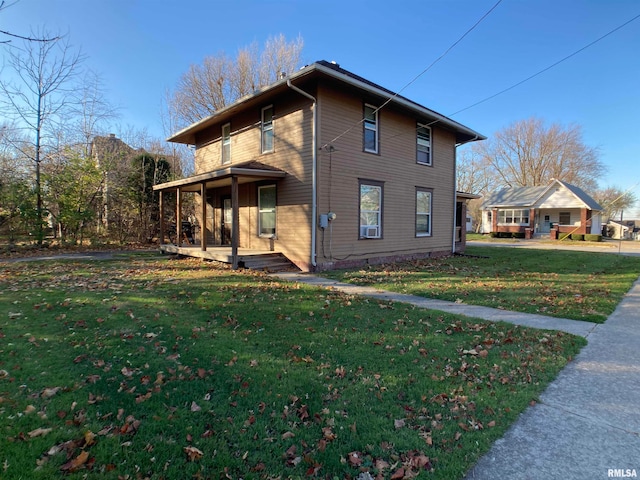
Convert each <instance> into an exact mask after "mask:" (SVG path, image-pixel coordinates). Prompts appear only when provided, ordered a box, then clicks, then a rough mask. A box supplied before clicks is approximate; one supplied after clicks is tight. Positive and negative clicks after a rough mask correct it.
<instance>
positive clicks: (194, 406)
mask: <svg viewBox="0 0 640 480" xmlns="http://www.w3.org/2000/svg"><path fill="white" fill-rule="evenodd" d="M200 410H202V408H201V407H200V405H198V404H197V403H196V402H191V411H192V412H199V411H200Z"/></svg>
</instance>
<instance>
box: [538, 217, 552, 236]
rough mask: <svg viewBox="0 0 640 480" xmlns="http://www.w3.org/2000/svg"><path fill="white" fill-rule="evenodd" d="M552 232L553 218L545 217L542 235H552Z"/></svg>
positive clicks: (541, 228)
mask: <svg viewBox="0 0 640 480" xmlns="http://www.w3.org/2000/svg"><path fill="white" fill-rule="evenodd" d="M550 232H551V217H550V216H549V215H545V216H544V217H543V221H542V225H541V226H540V233H550Z"/></svg>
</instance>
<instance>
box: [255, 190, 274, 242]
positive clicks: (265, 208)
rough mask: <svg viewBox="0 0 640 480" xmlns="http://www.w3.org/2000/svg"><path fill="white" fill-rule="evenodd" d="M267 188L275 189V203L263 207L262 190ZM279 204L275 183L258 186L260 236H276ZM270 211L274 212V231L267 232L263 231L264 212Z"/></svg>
mask: <svg viewBox="0 0 640 480" xmlns="http://www.w3.org/2000/svg"><path fill="white" fill-rule="evenodd" d="M266 189H273V192H274V198H275V200H274V203H273V207H263V205H262V195H261V194H262V191H263V190H266ZM277 204H278V192H277V190H276V185H275V184H270V185H261V186H259V187H258V236H259V237H267V238H272V237H275V236H276V232H277V230H276V225H277V217H276V212H277V208H276V206H277ZM268 213H272V214H273V232H269V233H265V232H263V231H262V215H263V214H268Z"/></svg>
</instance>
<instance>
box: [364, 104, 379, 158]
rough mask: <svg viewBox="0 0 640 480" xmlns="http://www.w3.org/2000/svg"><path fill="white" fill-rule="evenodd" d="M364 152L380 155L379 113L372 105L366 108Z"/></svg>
mask: <svg viewBox="0 0 640 480" xmlns="http://www.w3.org/2000/svg"><path fill="white" fill-rule="evenodd" d="M364 151H365V152H370V153H378V112H377V109H376V107H374V106H372V105H366V104H365V106H364Z"/></svg>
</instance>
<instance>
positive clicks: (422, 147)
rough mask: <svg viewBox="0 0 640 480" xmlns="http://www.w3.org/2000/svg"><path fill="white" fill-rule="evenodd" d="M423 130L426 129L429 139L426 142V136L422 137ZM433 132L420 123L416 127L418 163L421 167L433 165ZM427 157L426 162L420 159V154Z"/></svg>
mask: <svg viewBox="0 0 640 480" xmlns="http://www.w3.org/2000/svg"><path fill="white" fill-rule="evenodd" d="M421 129H425V130H426V131H427V135H428V136H429V138H428V139H426V140H425V138H424V135H422V136H421ZM432 133H433V132H432V130H431V127H429V126H428V125H423V124H421V123H418V126H417V127H416V163H419V164H420V165H429V166H431V165H432V163H433V162H432V154H431V152H432V148H431V138H432ZM425 152H426V155H427V159H426V160H421V159H420V153H425Z"/></svg>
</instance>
